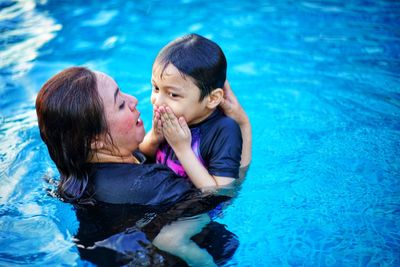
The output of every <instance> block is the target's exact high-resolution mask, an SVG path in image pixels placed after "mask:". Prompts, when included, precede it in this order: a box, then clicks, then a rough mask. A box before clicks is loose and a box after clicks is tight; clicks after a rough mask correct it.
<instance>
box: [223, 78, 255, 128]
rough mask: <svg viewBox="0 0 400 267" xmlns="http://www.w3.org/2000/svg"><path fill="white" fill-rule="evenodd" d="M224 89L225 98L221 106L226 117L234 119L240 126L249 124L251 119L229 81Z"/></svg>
mask: <svg viewBox="0 0 400 267" xmlns="http://www.w3.org/2000/svg"><path fill="white" fill-rule="evenodd" d="M223 89H224V98H223V99H222V101H221V103H220V104H219V105H220V107H221V108H222V110H223V111H224V113H225V115H226V116H228V117H231V118H232V119H234V120H235V121H236V122H237V123H238V124H239V125H243V124H246V123H249V118H248V117H247V114H246V112H245V111H244V110H243V108H242V106H241V105H240V103H239V101H238V100H237V98H236V96H235V94H234V93H233V91H232V89H231V86H230V85H229V82H228V80H226V81H225V84H224V88H223Z"/></svg>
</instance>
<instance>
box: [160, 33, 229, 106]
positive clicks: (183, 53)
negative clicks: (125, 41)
mask: <svg viewBox="0 0 400 267" xmlns="http://www.w3.org/2000/svg"><path fill="white" fill-rule="evenodd" d="M156 64H160V65H161V67H162V71H161V76H162V75H163V73H164V71H165V69H166V68H167V67H168V65H169V64H172V65H174V66H175V67H176V68H177V69H178V70H179V72H180V73H181V74H182V75H183V77H185V76H188V77H190V78H192V80H193V82H194V84H196V86H197V87H198V88H199V89H200V99H199V101H202V100H203V99H204V98H205V97H206V96H207V95H209V94H210V93H211V92H212V91H213V90H214V89H217V88H223V86H224V83H225V80H226V69H227V62H226V58H225V55H224V53H223V52H222V49H221V48H220V47H219V46H218V45H217V44H216V43H215V42H213V41H211V40H209V39H207V38H205V37H203V36H201V35H198V34H194V33H192V34H188V35H185V36H183V37H179V38H177V39H175V40H173V41H172V42H170V43H169V44H167V45H166V46H165V47H164V48H163V49H162V50H161V51H160V52H159V54H158V55H157V57H156V60H155V62H154V65H156Z"/></svg>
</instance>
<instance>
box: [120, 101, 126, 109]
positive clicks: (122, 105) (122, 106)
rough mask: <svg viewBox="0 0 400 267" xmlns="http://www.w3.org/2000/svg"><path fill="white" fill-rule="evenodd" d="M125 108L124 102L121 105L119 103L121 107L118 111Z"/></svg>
mask: <svg viewBox="0 0 400 267" xmlns="http://www.w3.org/2000/svg"><path fill="white" fill-rule="evenodd" d="M124 107H125V101H123V102H122V103H121V105H119V109H123V108H124Z"/></svg>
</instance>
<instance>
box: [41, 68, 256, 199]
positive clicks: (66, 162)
mask: <svg viewBox="0 0 400 267" xmlns="http://www.w3.org/2000/svg"><path fill="white" fill-rule="evenodd" d="M225 90H226V96H227V98H226V99H225V101H223V103H222V105H221V107H222V109H223V110H224V111H225V113H226V114H227V115H228V116H231V117H232V118H234V119H235V120H236V121H237V122H238V123H239V125H240V127H241V130H242V133H243V152H242V162H241V163H242V166H243V169H247V166H248V164H249V163H250V159H251V153H250V150H251V132H250V131H251V130H250V123H249V121H248V118H247V116H246V114H245V113H244V111H243V109H242V108H241V107H240V104H239V103H238V101H237V100H236V98H235V96H234V95H233V93H232V91H231V90H230V87H229V84H227V85H226V88H225ZM137 103H138V101H137V99H136V98H135V97H133V96H130V95H127V94H124V93H122V92H121V90H120V89H119V88H118V85H117V84H116V83H115V81H114V80H113V79H112V78H111V77H109V76H107V75H106V74H104V73H101V72H92V71H90V70H88V69H86V68H82V67H73V68H68V69H65V70H64V71H62V72H60V73H58V74H57V75H55V76H53V77H52V78H51V79H50V80H48V81H47V82H46V83H45V84H44V85H43V87H42V88H41V90H40V92H39V94H38V96H37V99H36V112H37V116H38V122H39V128H40V135H41V137H42V139H43V141H44V142H45V144H46V145H47V148H48V150H49V154H50V156H51V158H52V160H53V161H54V162H55V164H56V166H57V168H58V170H59V172H60V183H59V187H58V192H59V195H60V196H61V197H62V198H63V199H64V200H66V201H69V202H78V203H85V202H90V203H94V202H95V201H96V200H98V201H102V202H105V203H112V204H142V205H158V204H168V203H173V202H176V201H178V200H179V199H182V198H183V197H184V196H186V195H187V194H188V193H190V192H193V185H192V184H191V183H190V182H189V181H187V180H185V179H182V178H179V177H176V176H175V175H174V173H173V172H171V171H170V170H169V169H168V168H167V167H164V166H161V165H158V164H146V165H144V164H142V163H143V162H144V160H145V159H144V157H143V155H142V154H140V153H139V152H137V149H138V146H139V144H140V143H141V142H142V141H143V138H144V134H145V132H144V127H143V122H142V121H141V119H140V112H139V111H138V110H137V109H136V105H137Z"/></svg>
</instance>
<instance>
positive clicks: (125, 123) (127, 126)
mask: <svg viewBox="0 0 400 267" xmlns="http://www.w3.org/2000/svg"><path fill="white" fill-rule="evenodd" d="M135 124H136V122H135V121H134V120H133V118H132V116H129V117H128V116H126V117H124V118H123V119H121V120H120V121H119V123H118V127H116V129H115V130H116V132H117V133H118V134H123V135H126V134H128V133H129V132H131V131H132V130H133V128H134V126H135Z"/></svg>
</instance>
